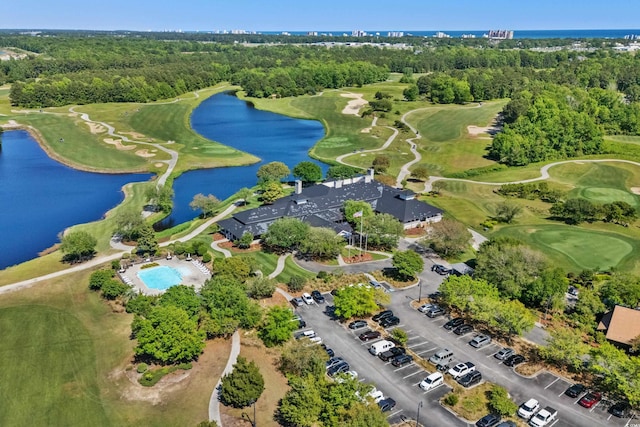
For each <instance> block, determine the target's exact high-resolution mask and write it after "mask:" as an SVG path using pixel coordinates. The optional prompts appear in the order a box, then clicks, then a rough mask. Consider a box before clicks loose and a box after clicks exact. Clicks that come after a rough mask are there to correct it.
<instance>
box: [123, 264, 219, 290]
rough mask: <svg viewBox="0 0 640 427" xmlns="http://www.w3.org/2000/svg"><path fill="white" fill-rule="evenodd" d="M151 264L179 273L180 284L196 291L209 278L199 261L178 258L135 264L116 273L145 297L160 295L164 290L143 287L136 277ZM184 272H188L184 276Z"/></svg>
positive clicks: (142, 283) (143, 284)
mask: <svg viewBox="0 0 640 427" xmlns="http://www.w3.org/2000/svg"><path fill="white" fill-rule="evenodd" d="M151 262H154V263H156V264H158V265H159V266H163V265H164V266H167V267H173V268H175V269H178V270H179V271H180V275H181V276H182V284H183V285H186V286H193V287H195V288H196V290H198V289H200V288H201V287H202V285H203V284H204V282H205V281H206V280H207V279H210V278H211V272H209V270H207V268H206V267H204V266H203V265H202V264H201V263H200V262H199V261H197V260H193V261H186V260H183V259H179V258H178V257H175V256H174V257H172V258H171V259H166V258H160V259H155V260H153V261H150V262H143V263H141V264H135V265H132V266H131V267H129V268H127V269H126V271H125V272H124V273H118V275H119V276H120V279H121V280H122V281H123V282H124V283H125V284H127V285H130V286H131V287H133V289H135V290H136V291H139V292H141V293H143V294H145V295H162V294H163V293H164V290H160V289H151V288H149V287H147V286H146V285H145V283H144V282H143V281H142V280H141V279H140V278H139V277H138V272H139V271H140V270H142V267H143V266H144V265H147V264H149V263H151ZM184 271H188V273H187V274H184Z"/></svg>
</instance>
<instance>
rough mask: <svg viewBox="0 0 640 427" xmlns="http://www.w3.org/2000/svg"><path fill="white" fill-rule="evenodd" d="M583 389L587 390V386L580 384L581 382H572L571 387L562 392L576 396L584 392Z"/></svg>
mask: <svg viewBox="0 0 640 427" xmlns="http://www.w3.org/2000/svg"><path fill="white" fill-rule="evenodd" d="M585 391H587V388H586V387H585V386H584V385H582V384H574V385H572V386H571V387H569V388H568V389H567V390H566V391H565V392H564V394H566V395H567V396H569V397H574V398H575V397H578V396H580V395H581V394H582V393H584V392H585Z"/></svg>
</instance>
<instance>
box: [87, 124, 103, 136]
mask: <svg viewBox="0 0 640 427" xmlns="http://www.w3.org/2000/svg"><path fill="white" fill-rule="evenodd" d="M85 123H86V124H87V125H89V130H90V131H91V133H93V134H95V133H102V132H104V131H106V129H105V128H104V126H102V125H101V124H98V123H93V122H85Z"/></svg>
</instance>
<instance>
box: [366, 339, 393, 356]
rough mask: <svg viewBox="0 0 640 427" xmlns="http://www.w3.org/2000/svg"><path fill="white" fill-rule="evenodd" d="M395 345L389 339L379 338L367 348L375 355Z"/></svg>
mask: <svg viewBox="0 0 640 427" xmlns="http://www.w3.org/2000/svg"><path fill="white" fill-rule="evenodd" d="M395 346H396V345H395V344H394V343H392V342H391V341H387V340H381V341H378V342H374V343H373V344H371V347H370V348H369V353H371V354H373V355H374V356H377V355H379V354H380V353H382V352H385V351H387V350H389V349H390V348H393V347H395Z"/></svg>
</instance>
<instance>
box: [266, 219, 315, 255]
mask: <svg viewBox="0 0 640 427" xmlns="http://www.w3.org/2000/svg"><path fill="white" fill-rule="evenodd" d="M309 228H310V227H309V225H308V224H306V223H304V222H302V221H300V220H299V219H297V218H288V217H285V218H280V219H277V220H275V221H274V222H273V223H272V224H271V225H270V226H269V228H268V229H267V231H266V233H264V234H263V235H262V241H263V242H264V243H266V244H267V245H268V246H271V247H273V248H278V249H280V250H293V249H295V248H297V247H298V245H300V243H301V242H302V241H303V240H305V239H306V238H307V236H308V235H309Z"/></svg>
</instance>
